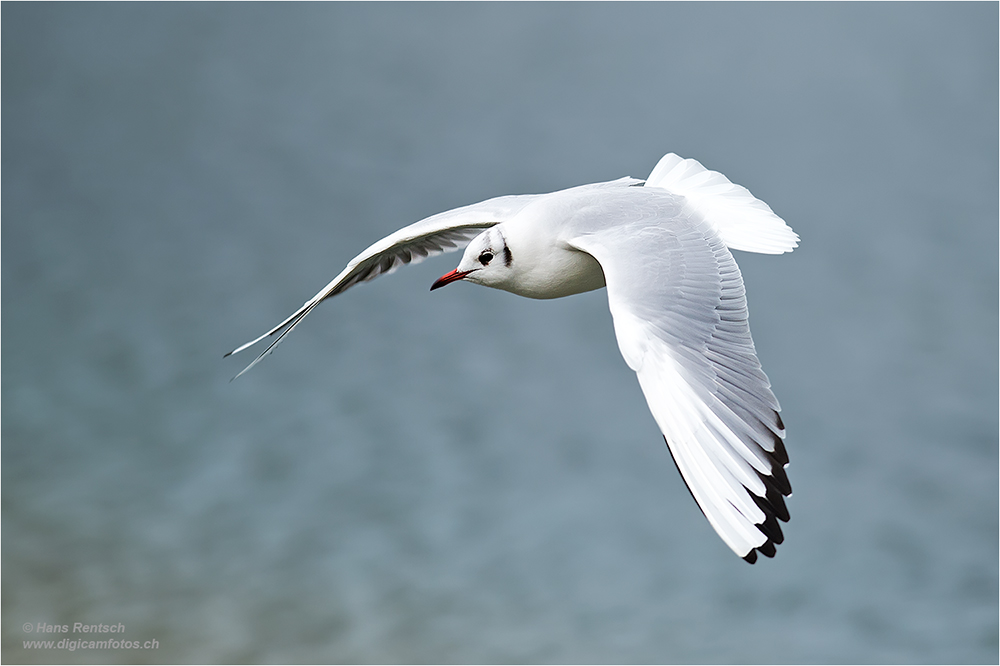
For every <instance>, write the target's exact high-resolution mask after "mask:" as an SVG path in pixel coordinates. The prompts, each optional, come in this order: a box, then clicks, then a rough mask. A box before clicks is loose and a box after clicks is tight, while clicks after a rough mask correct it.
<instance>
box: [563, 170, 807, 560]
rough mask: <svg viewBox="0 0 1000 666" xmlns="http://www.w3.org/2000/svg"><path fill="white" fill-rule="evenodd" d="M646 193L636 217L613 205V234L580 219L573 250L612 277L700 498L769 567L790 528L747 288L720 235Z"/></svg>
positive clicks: (650, 399)
mask: <svg viewBox="0 0 1000 666" xmlns="http://www.w3.org/2000/svg"><path fill="white" fill-rule="evenodd" d="M644 189H645V188H644ZM650 190H651V193H650V194H649V195H648V196H649V197H651V198H654V199H655V198H656V197H659V203H658V204H657V205H653V204H651V202H650V201H645V202H642V203H640V204H639V205H637V206H636V209H635V214H634V215H630V213H629V208H628V206H629V203H628V201H627V200H625V199H621V200H616V201H615V202H614V206H615V215H616V217H617V219H618V222H617V223H616V225H614V226H613V227H610V228H609V227H608V225H607V224H603V225H602V224H600V223H598V222H593V223H589V222H588V220H586V219H577V221H576V229H575V231H576V235H575V236H574V237H573V238H569V239H568V240H567V242H568V243H569V244H570V246H572V247H574V248H576V249H579V250H582V251H584V252H588V253H589V254H591V255H592V256H593V257H594V258H595V259H597V261H598V262H599V263H600V264H601V267H602V269H603V270H604V275H605V280H606V282H607V288H608V302H609V305H610V308H611V313H612V316H613V318H614V325H615V334H616V335H617V337H618V345H619V348H620V349H621V351H622V355H623V356H624V357H625V360H626V362H627V363H628V364H629V366H630V367H631V368H632V369H633V370H635V371H636V374H637V376H638V378H639V384H640V386H641V387H642V390H643V393H644V394H645V396H646V401H647V403H648V404H649V408H650V411H651V412H652V414H653V417H654V418H655V420H656V422H657V424H658V425H659V427H660V430H661V431H662V433H663V435H664V438H665V439H666V441H667V445H668V447H669V449H670V453H671V455H672V457H673V459H674V462H675V463H676V465H677V468H678V470H679V471H680V473H681V476H682V477H683V478H684V481H685V483H686V484H687V486H688V489H689V490H690V491H691V495H692V497H694V499H695V501H696V502H697V503H698V506H699V507H700V508H701V510H702V512H703V513H704V514H705V516H706V517H707V518H708V520H709V523H711V525H712V527H714V528H715V530H716V531H717V532H718V533H719V535H720V536H721V537H722V538H723V540H724V541H725V542H726V543H727V544H728V545H729V547H730V548H732V549H733V551H735V552H736V554H737V555H739V556H740V557H743V558H744V559H746V560H747V561H748V562H753V561H755V560H756V558H757V554H758V553H760V554H763V555H765V556H767V557H771V556H773V555H774V553H775V548H774V547H775V545H776V544H779V543H781V542H782V541H783V540H784V535H783V534H782V532H781V528H780V525H779V522H778V521H779V520H780V521H787V520H788V518H789V516H788V510H787V508H786V506H785V502H784V497H786V496H788V495H790V494H791V486H790V484H789V483H788V476H787V474H786V473H785V470H784V466H785V465H786V464H787V462H788V456H787V453H786V452H785V448H784V445H783V443H782V440H783V438H784V436H785V429H784V424H782V423H781V419H780V417H779V416H778V412H779V410H780V407H779V405H778V401H777V400H776V399H775V397H774V394H773V393H772V392H771V388H770V382H769V381H768V379H767V375H765V374H764V371H763V370H762V369H761V366H760V362H759V361H758V360H757V355H756V351H755V349H754V345H753V339H752V338H751V336H750V328H749V323H748V318H747V306H746V295H745V292H744V287H743V278H742V276H741V275H740V271H739V267H738V266H737V265H736V261H735V260H734V259H733V256H732V254H731V253H730V251H729V249H728V248H727V247H726V244H725V242H723V240H722V239H721V238H720V236H719V233H718V231H717V230H716V229H715V227H714V226H713V225H712V224H710V223H709V222H706V221H705V220H704V218H703V217H702V216H700V215H697V214H693V215H692V214H690V213H689V212H687V209H686V208H685V202H684V200H683V199H680V198H678V197H674V196H672V195H670V194H659V195H656V194H653V193H652V188H650ZM661 192H662V191H661ZM633 199H634V197H633ZM609 205H610V204H609ZM651 207H652V208H654V209H656V210H657V214H656V215H654V216H652V217H650V215H649V210H650V208H651ZM600 213H601V211H600V210H595V211H594V217H595V219H596V217H597V216H599V215H600ZM623 226H624V229H623Z"/></svg>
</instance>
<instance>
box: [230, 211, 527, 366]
mask: <svg viewBox="0 0 1000 666" xmlns="http://www.w3.org/2000/svg"><path fill="white" fill-rule="evenodd" d="M538 196H542V195H537V194H529V195H515V196H505V197H496V198H494V199H488V200H486V201H481V202H479V203H476V204H472V205H470V206H464V207H462V208H455V209H454V210H449V211H445V212H443V213H438V214H437V215H432V216H431V217H428V218H425V219H423V220H420V221H419V222H415V223H413V224H411V225H409V226H407V227H403V228H402V229H400V230H399V231H397V232H396V233H394V234H391V235H389V236H386V237H385V238H383V239H382V240H380V241H378V242H377V243H374V244H373V245H371V246H370V247H369V248H368V249H366V250H365V251H364V252H362V253H361V254H359V255H358V256H356V257H354V259H351V261H350V263H348V264H347V267H346V268H344V270H342V271H341V272H340V274H339V275H338V276H337V277H335V278H334V279H333V280H332V281H331V282H330V283H329V284H328V285H326V286H325V287H323V289H321V290H320V292H319V293H318V294H316V295H315V296H313V297H312V298H310V299H309V300H308V301H306V302H305V303H304V304H303V305H302V307H300V308H299V309H298V310H296V311H295V312H294V313H292V315H291V316H290V317H288V318H287V319H285V320H284V321H283V322H281V323H280V324H278V325H277V326H275V327H274V328H272V329H271V330H270V331H268V332H267V333H265V334H264V335H262V336H260V337H259V338H256V339H254V340H251V341H250V342H248V343H246V344H244V345H241V346H239V347H237V348H236V349H234V350H233V351H231V352H229V353H228V354H226V356H231V355H232V354H236V353H239V352H241V351H243V350H244V349H246V348H247V347H251V346H253V345H255V344H257V343H258V342H260V341H261V340H263V339H264V338H266V337H269V336H272V335H275V334H279V335H278V337H277V338H275V340H274V341H272V342H271V344H269V345H268V346H267V348H265V349H264V351H263V352H261V354H260V355H259V356H258V357H257V358H255V359H254V360H253V362H252V363H250V365H248V366H247V367H245V368H244V369H243V370H242V371H240V373H239V374H238V375H236V377H239V376H240V375H242V374H243V373H244V372H246V371H247V370H249V369H250V368H252V367H253V366H255V365H257V363H258V362H260V360H261V359H262V358H264V357H265V356H267V355H268V354H270V353H271V351H272V350H273V349H274V347H275V346H276V345H277V344H278V343H279V342H281V341H282V340H283V339H284V338H285V336H286V335H288V333H289V332H291V330H292V329H293V328H295V327H296V326H297V325H298V323H299V322H300V321H302V319H303V318H304V317H305V316H306V315H307V314H309V313H310V312H312V309H313V308H315V307H316V306H317V305H319V304H320V303H321V302H322V301H323V300H325V299H327V298H330V297H331V296H336V295H337V294H339V293H341V292H342V291H344V290H346V289H348V288H350V287H352V286H354V285H355V284H357V283H358V282H367V281H368V280H373V279H375V278H376V277H378V276H379V275H383V274H386V273H391V272H393V271H394V270H396V269H397V268H399V267H400V266H402V265H404V264H409V263H418V262H420V261H423V260H424V259H426V258H427V257H431V256H434V255H437V254H441V253H444V252H451V251H453V250H456V249H458V248H459V247H461V246H462V245H463V244H464V243H466V242H468V241H470V240H472V239H473V238H474V237H475V236H476V235H478V234H479V233H480V232H481V231H482V230H483V229H486V228H488V227H492V226H493V225H495V224H498V223H500V222H503V221H504V220H506V219H508V218H509V217H511V216H512V215H514V214H515V213H517V212H518V211H519V210H521V209H522V208H524V207H525V206H526V205H528V204H529V203H530V202H531V201H532V200H533V199H535V198H536V197H538ZM236 377H233V379H236Z"/></svg>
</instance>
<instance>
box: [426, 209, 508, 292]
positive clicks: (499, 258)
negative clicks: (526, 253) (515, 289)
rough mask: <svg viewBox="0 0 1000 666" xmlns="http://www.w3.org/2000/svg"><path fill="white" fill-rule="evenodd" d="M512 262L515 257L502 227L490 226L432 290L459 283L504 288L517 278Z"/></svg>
mask: <svg viewBox="0 0 1000 666" xmlns="http://www.w3.org/2000/svg"><path fill="white" fill-rule="evenodd" d="M513 263H514V256H513V255H512V254H511V251H510V248H509V247H508V246H507V241H506V239H505V238H504V235H503V231H502V230H501V229H500V226H499V225H498V226H495V227H490V228H489V229H487V230H486V231H484V232H483V233H481V234H479V235H478V236H476V237H475V238H473V239H472V242H471V243H469V246H468V247H466V248H465V254H464V255H463V256H462V261H460V262H459V263H458V268H456V269H455V270H453V271H452V272H450V273H448V274H446V275H442V276H441V277H440V278H438V280H437V281H436V282H435V283H434V284H433V285H431V291H434V290H435V289H437V288H438V287H443V286H445V285H446V284H450V283H452V282H455V281H457V280H468V281H469V282H475V283H476V284H481V285H483V286H484V287H494V288H496V289H504V288H506V285H507V284H508V283H509V282H510V281H511V280H512V279H513V277H514V270H513Z"/></svg>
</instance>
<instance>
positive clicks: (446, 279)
mask: <svg viewBox="0 0 1000 666" xmlns="http://www.w3.org/2000/svg"><path fill="white" fill-rule="evenodd" d="M471 272H472V271H460V270H458V269H457V268H456V269H455V270H453V271H452V272H451V273H448V274H446V275H442V276H441V277H439V278H438V279H437V280H435V282H434V284H432V285H431V291H434V290H435V289H437V288H438V287H443V286H445V285H446V284H451V283H452V282H457V281H458V280H461V279H462V278H464V277H465V276H466V275H468V274H469V273H471Z"/></svg>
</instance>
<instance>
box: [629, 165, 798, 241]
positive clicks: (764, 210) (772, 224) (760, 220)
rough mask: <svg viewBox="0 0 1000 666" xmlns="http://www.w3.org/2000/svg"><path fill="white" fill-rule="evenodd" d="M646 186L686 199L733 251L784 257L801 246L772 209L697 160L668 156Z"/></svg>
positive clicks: (658, 166)
mask: <svg viewBox="0 0 1000 666" xmlns="http://www.w3.org/2000/svg"><path fill="white" fill-rule="evenodd" d="M645 186H646V187H661V188H663V189H665V190H669V191H671V192H673V193H674V194H679V195H681V196H683V197H685V198H686V199H687V200H688V203H689V204H690V205H691V207H692V208H694V210H695V211H696V212H697V213H699V214H700V215H701V216H702V217H703V218H704V219H705V221H707V222H708V223H709V224H711V225H712V226H714V227H715V229H716V231H717V232H718V233H719V237H720V238H721V239H722V242H724V243H725V244H726V245H727V246H728V247H729V248H730V249H733V250H743V251H745V252H761V253H763V254H781V253H783V252H791V251H792V250H794V249H795V248H796V247H797V246H798V244H799V237H798V235H797V234H796V233H795V232H794V231H792V230H791V228H789V226H788V225H787V224H785V221H784V220H782V219H781V218H780V217H778V216H777V215H775V214H774V211H772V210H771V208H770V206H768V205H767V204H766V203H764V202H763V201H761V200H760V199H758V198H756V197H754V195H752V194H750V191H749V190H748V189H747V188H745V187H742V186H740V185H737V184H736V183H733V182H731V181H730V180H729V179H728V178H726V177H725V176H723V175H722V174H721V173H719V172H718V171H710V170H709V169H706V168H705V167H703V166H702V165H701V164H700V163H699V162H698V161H697V160H692V159H684V158H682V157H679V156H677V155H675V154H674V153H668V154H666V155H664V156H663V158H662V159H661V160H660V161H659V162H658V163H657V165H656V166H655V167H654V168H653V172H652V173H650V174H649V178H647V179H646V185H645Z"/></svg>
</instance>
